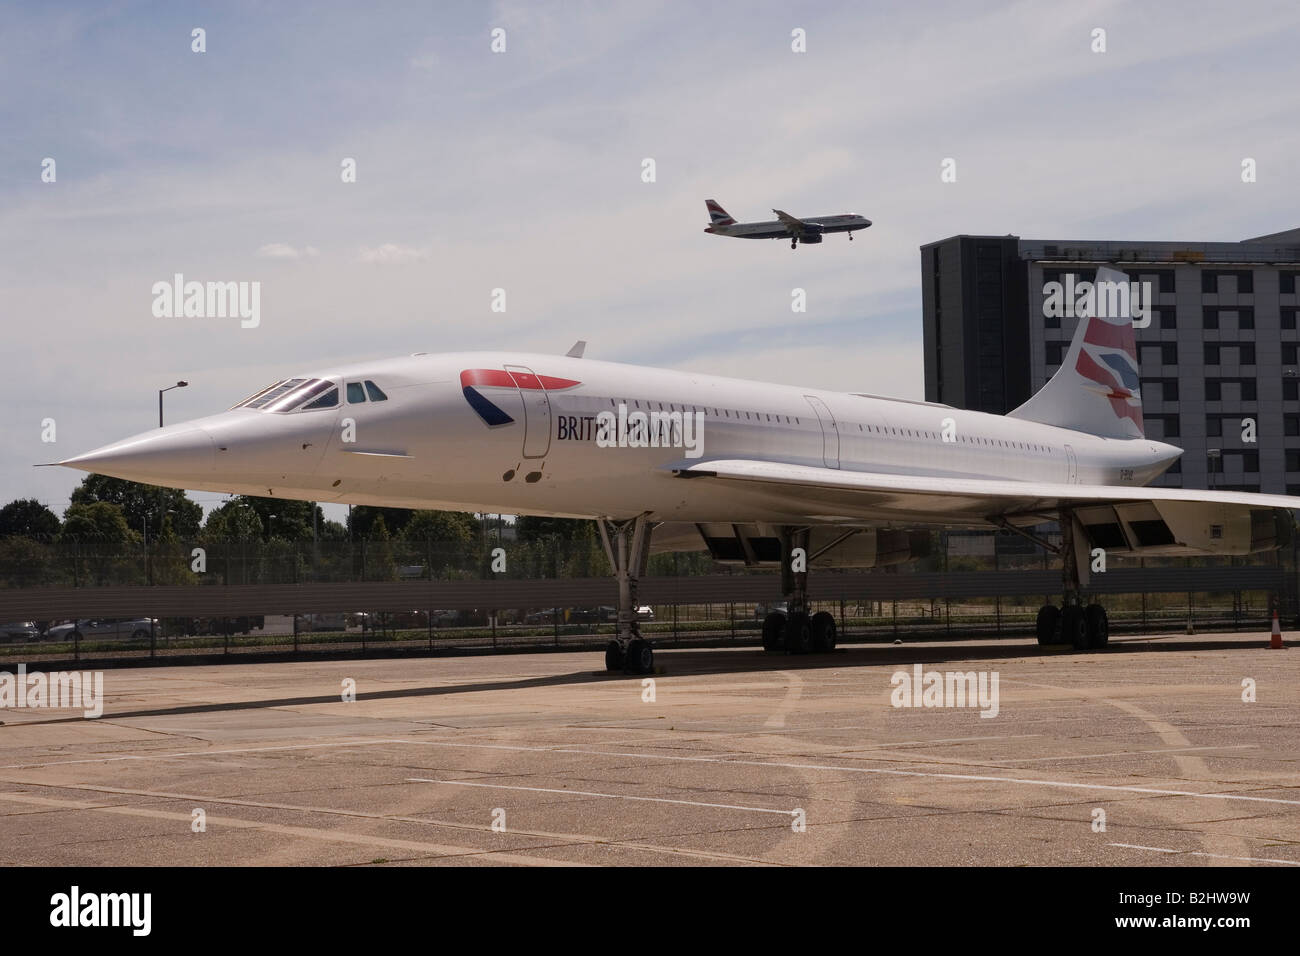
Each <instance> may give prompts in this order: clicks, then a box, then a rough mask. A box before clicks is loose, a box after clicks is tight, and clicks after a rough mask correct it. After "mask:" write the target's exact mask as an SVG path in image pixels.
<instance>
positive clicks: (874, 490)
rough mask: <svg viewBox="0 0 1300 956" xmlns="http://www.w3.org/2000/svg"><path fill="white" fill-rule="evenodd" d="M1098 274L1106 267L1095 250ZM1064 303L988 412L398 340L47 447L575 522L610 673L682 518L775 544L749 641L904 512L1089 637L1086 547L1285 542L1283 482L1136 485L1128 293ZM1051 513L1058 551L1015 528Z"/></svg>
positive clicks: (914, 524)
mask: <svg viewBox="0 0 1300 956" xmlns="http://www.w3.org/2000/svg"><path fill="white" fill-rule="evenodd" d="M1098 280H1099V282H1100V281H1102V280H1104V281H1107V282H1115V283H1122V282H1124V281H1125V277H1124V276H1123V274H1122V273H1119V272H1117V271H1115V270H1112V269H1108V268H1104V267H1103V268H1102V269H1101V270H1099V273H1098ZM1112 316H1113V317H1107V316H1103V315H1100V314H1091V315H1089V316H1087V317H1085V318H1082V319H1081V320H1080V321H1079V323H1078V327H1077V329H1076V330H1075V334H1074V338H1073V341H1072V342H1071V344H1070V348H1069V351H1068V353H1067V354H1066V356H1065V359H1064V362H1063V364H1062V365H1061V368H1060V370H1059V371H1058V372H1057V373H1056V374H1055V375H1054V376H1053V377H1052V379H1051V380H1050V381H1049V382H1048V383H1047V384H1046V385H1045V386H1044V387H1043V388H1042V389H1041V390H1040V391H1039V392H1038V393H1037V394H1035V395H1034V396H1033V397H1032V398H1030V399H1029V401H1027V402H1026V403H1025V404H1023V405H1021V406H1020V407H1019V408H1017V409H1015V410H1014V411H1012V412H1010V413H1009V414H1007V415H1005V416H1003V415H990V414H985V413H982V412H972V411H965V410H962V409H957V408H952V407H949V406H947V405H938V404H932V403H929V402H916V401H901V400H896V399H889V398H881V397H878V396H875V395H869V394H861V393H854V392H832V391H827V390H824V389H817V388H796V387H792V386H785V385H769V384H763V383H761V382H753V381H744V380H740V379H731V378H718V377H715V376H710V375H701V374H697V373H694V372H679V371H671V370H665V369H655V368H643V367H637V366H631V365H620V364H614V363H610V362H598V361H592V360H590V359H585V358H583V357H582V343H579V344H578V345H577V346H575V347H574V348H573V349H572V350H570V352H569V354H568V355H565V356H554V355H535V354H522V353H516V352H466V353H453V354H428V353H417V354H415V355H411V356H409V357H406V358H397V359H389V360H385V361H375V362H366V363H362V364H354V365H346V366H340V367H337V368H328V369H322V370H320V371H314V372H304V373H301V374H296V375H294V376H293V377H291V378H286V379H284V380H282V381H279V382H276V383H274V384H272V385H269V386H267V387H266V388H264V389H262V390H261V391H259V392H257V393H256V394H254V395H252V396H250V397H249V398H247V399H245V400H244V401H242V402H240V403H239V404H237V405H235V406H234V407H233V408H231V409H230V410H228V411H225V412H222V413H220V414H217V415H212V416H210V417H207V418H199V419H195V420H193V421H188V422H184V423H181V424H176V425H169V426H167V427H165V428H158V429H155V430H153V431H149V432H144V433H142V434H139V435H136V436H134V437H132V438H127V439H125V440H123V441H119V442H115V443H114V444H111V445H105V446H104V447H102V448H98V449H96V450H95V451H92V452H89V453H88V454H85V455H80V456H77V457H75V458H70V459H68V460H66V461H63V462H60V463H59V464H62V465H66V466H69V467H72V468H79V469H81V470H83V471H89V472H98V473H101V474H106V475H113V476H116V477H119V478H127V479H131V480H133V481H140V482H146V483H149V484H154V485H164V486H168V487H173V488H187V489H202V490H208V491H219V492H228V493H238V494H248V495H264V496H270V497H281V498H296V499H303V500H307V501H321V502H326V501H334V502H343V503H348V504H360V505H386V506H392V507H404V508H435V509H455V510H463V511H480V512H501V513H506V514H530V515H552V516H563V517H571V518H594V519H595V520H596V521H597V523H598V527H599V530H600V535H601V539H602V542H603V544H604V546H605V550H606V554H607V555H608V556H609V559H610V565H611V567H612V568H613V569H614V571H615V575H616V577H617V579H618V588H619V597H618V631H617V637H616V638H615V639H614V640H612V641H611V642H610V644H609V646H608V648H607V650H606V655H605V660H606V665H607V667H608V668H609V669H611V670H618V669H624V670H627V671H630V672H634V673H644V672H648V671H650V670H651V669H652V667H653V661H654V656H653V649H652V647H651V645H650V643H649V642H648V641H647V640H645V639H643V638H642V637H641V634H640V631H639V626H638V622H637V616H636V607H637V602H636V582H637V578H638V576H639V575H640V574H641V573H642V570H643V569H644V567H645V564H646V560H647V556H648V555H649V553H650V545H651V538H652V534H653V535H655V536H656V537H657V538H658V539H659V541H660V543H661V546H662V545H665V544H669V545H675V546H680V544H681V543H682V536H683V532H688V533H689V534H690V535H692V536H693V537H694V541H695V545H696V547H700V546H703V547H706V548H708V549H709V550H710V551H711V552H712V553H713V555H714V556H715V557H717V558H719V559H721V560H733V561H743V562H744V563H746V564H750V565H763V564H776V565H779V567H780V569H781V578H782V591H783V592H784V594H785V596H786V600H787V605H788V613H785V614H782V613H779V612H773V613H772V614H769V615H768V617H767V619H766V620H765V621H764V622H763V645H764V647H765V648H766V649H767V650H769V651H784V652H788V653H806V652H810V651H827V650H830V649H832V648H833V647H834V646H835V638H836V635H835V620H834V618H833V617H832V616H831V614H829V613H828V612H827V611H825V610H818V611H816V612H815V613H814V612H813V605H812V604H811V603H810V600H809V589H808V573H807V566H808V565H811V566H814V567H816V566H827V565H837V566H849V567H872V566H881V565H888V564H893V563H899V562H903V561H907V560H909V559H911V558H914V557H918V556H920V553H919V551H918V549H917V546H916V542H917V541H918V539H919V537H920V536H916V535H912V534H910V533H909V532H911V531H912V530H914V529H923V528H933V527H941V528H983V529H988V528H1002V529H1005V530H1008V531H1014V532H1017V533H1019V534H1023V535H1025V536H1026V537H1028V538H1030V539H1031V540H1035V541H1037V543H1039V544H1040V545H1042V546H1043V547H1045V548H1047V549H1049V550H1052V551H1056V552H1059V553H1060V555H1061V557H1062V565H1063V582H1062V593H1063V601H1062V605H1061V606H1059V607H1058V606H1054V605H1047V606H1045V607H1043V608H1042V609H1041V610H1040V611H1039V613H1038V640H1039V642H1040V643H1044V644H1046V643H1054V642H1056V641H1065V642H1069V643H1072V644H1073V645H1074V646H1075V647H1076V648H1078V649H1080V650H1088V649H1093V648H1100V647H1104V646H1105V645H1106V643H1107V637H1108V623H1107V618H1106V612H1105V609H1104V608H1103V607H1102V606H1101V605H1099V604H1097V603H1089V602H1088V601H1087V600H1086V599H1085V598H1084V596H1083V595H1084V593H1085V590H1086V588H1087V587H1088V585H1089V564H1090V560H1089V558H1090V557H1091V553H1092V550H1093V549H1094V548H1104V549H1105V550H1106V551H1107V552H1110V553H1115V554H1124V555H1138V556H1145V555H1152V556H1154V555H1224V554H1234V555H1235V554H1247V553H1251V552H1256V551H1263V550H1269V549H1274V548H1277V547H1280V546H1282V545H1283V544H1284V543H1286V542H1287V536H1288V535H1289V529H1290V528H1291V526H1292V523H1291V515H1290V511H1291V510H1293V509H1297V508H1300V498H1293V497H1286V496H1281V495H1265V494H1252V493H1246V492H1237V491H1200V490H1196V489H1182V488H1149V487H1145V486H1146V485H1147V484H1148V483H1149V482H1150V481H1152V480H1153V479H1154V478H1156V477H1157V476H1158V475H1160V474H1161V473H1162V472H1164V471H1165V470H1166V469H1167V468H1168V467H1169V466H1170V465H1171V464H1172V463H1173V462H1174V461H1175V460H1176V459H1177V458H1178V456H1179V455H1180V454H1182V451H1181V449H1179V448H1176V447H1174V446H1172V445H1167V444H1164V443H1162V442H1159V441H1155V440H1152V439H1148V438H1146V437H1144V435H1143V426H1142V407H1141V396H1140V394H1139V388H1138V386H1139V380H1138V366H1137V352H1136V349H1135V345H1134V334H1133V326H1132V321H1131V320H1130V318H1128V316H1127V313H1124V314H1122V315H1121V314H1119V313H1118V312H1114V311H1112ZM1050 521H1058V522H1059V523H1060V529H1061V543H1060V545H1059V547H1058V546H1057V545H1055V544H1054V543H1053V542H1052V541H1049V540H1047V539H1044V538H1041V537H1039V536H1038V535H1037V534H1035V532H1034V530H1033V528H1034V527H1035V526H1037V525H1041V524H1043V523H1046V522H1050Z"/></svg>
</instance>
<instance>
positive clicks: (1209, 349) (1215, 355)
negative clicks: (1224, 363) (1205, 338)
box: [1205, 342, 1219, 365]
mask: <svg viewBox="0 0 1300 956" xmlns="http://www.w3.org/2000/svg"><path fill="white" fill-rule="evenodd" d="M1205 364H1206V365H1218V364H1219V343H1218V342H1206V343H1205Z"/></svg>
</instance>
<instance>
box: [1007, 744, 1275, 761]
mask: <svg viewBox="0 0 1300 956" xmlns="http://www.w3.org/2000/svg"><path fill="white" fill-rule="evenodd" d="M1258 747H1259V744H1223V745H1221V746H1217V747H1168V748H1164V749H1159V750H1114V751H1111V752H1110V753H1108V754H1070V755H1068V756H1055V757H1016V758H1013V759H1011V760H999V761H998V763H1035V762H1037V761H1040V760H1093V759H1095V758H1097V757H1129V756H1133V755H1135V754H1184V753H1190V752H1191V751H1193V750H1254V749H1256V748H1258Z"/></svg>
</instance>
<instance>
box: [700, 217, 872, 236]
mask: <svg viewBox="0 0 1300 956" xmlns="http://www.w3.org/2000/svg"><path fill="white" fill-rule="evenodd" d="M800 222H802V223H803V224H804V225H805V226H808V227H811V228H812V229H813V230H814V231H815V232H819V233H828V232H853V231H855V230H857V229H866V228H867V227H868V226H870V225H871V220H870V219H867V218H865V217H863V216H857V215H853V214H851V213H844V214H842V215H839V216H809V217H807V218H804V219H801V220H800ZM704 231H705V232H710V233H713V234H714V235H717V236H732V237H734V238H738V239H789V238H790V236H791V230H790V227H789V226H788V225H787V224H786V223H784V222H782V221H781V220H779V219H773V220H771V221H769V222H733V223H730V224H723V223H714V224H713V225H710V226H706V227H705V229H704Z"/></svg>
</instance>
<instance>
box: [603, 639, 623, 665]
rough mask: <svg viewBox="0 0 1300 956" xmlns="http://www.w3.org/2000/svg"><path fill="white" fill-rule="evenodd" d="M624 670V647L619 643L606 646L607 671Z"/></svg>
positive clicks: (614, 642) (613, 642)
mask: <svg viewBox="0 0 1300 956" xmlns="http://www.w3.org/2000/svg"><path fill="white" fill-rule="evenodd" d="M622 669H623V647H622V645H621V644H619V642H618V641H610V642H609V643H608V644H606V645H605V670H607V671H611V672H612V671H621V670H622Z"/></svg>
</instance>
